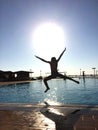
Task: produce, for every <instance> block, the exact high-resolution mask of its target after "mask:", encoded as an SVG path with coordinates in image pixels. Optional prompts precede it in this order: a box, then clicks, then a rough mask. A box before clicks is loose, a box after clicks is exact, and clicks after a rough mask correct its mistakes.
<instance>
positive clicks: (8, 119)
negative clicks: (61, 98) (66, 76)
mask: <svg viewBox="0 0 98 130" xmlns="http://www.w3.org/2000/svg"><path fill="white" fill-rule="evenodd" d="M0 130H98V106H83V105H81V106H79V105H54V106H53V105H52V106H49V104H47V103H46V104H45V105H44V104H41V105H38V104H9V103H7V104H6V103H5V104H4V103H3V104H0Z"/></svg>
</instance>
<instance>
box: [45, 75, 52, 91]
mask: <svg viewBox="0 0 98 130" xmlns="http://www.w3.org/2000/svg"><path fill="white" fill-rule="evenodd" d="M50 79H51V76H49V77H46V78H45V79H44V84H45V86H46V90H45V93H46V92H47V91H48V90H49V89H50V88H49V86H48V83H47V81H48V80H50Z"/></svg>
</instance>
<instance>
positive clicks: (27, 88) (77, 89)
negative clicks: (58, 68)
mask: <svg viewBox="0 0 98 130" xmlns="http://www.w3.org/2000/svg"><path fill="white" fill-rule="evenodd" d="M76 80H78V81H79V82H80V84H76V83H74V82H72V81H70V80H62V79H53V80H50V81H48V84H49V86H50V90H49V91H48V92H47V93H44V90H45V86H44V83H43V81H41V80H36V81H32V82H29V83H20V84H13V85H1V86H0V103H42V102H44V101H48V100H50V101H54V102H59V103H63V104H86V105H98V79H94V78H92V79H91V78H87V79H85V82H84V81H83V79H76Z"/></svg>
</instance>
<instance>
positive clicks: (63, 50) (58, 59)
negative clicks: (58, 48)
mask: <svg viewBox="0 0 98 130" xmlns="http://www.w3.org/2000/svg"><path fill="white" fill-rule="evenodd" d="M65 50H66V48H65V49H64V50H63V52H62V53H61V54H60V56H59V58H58V61H59V60H60V59H61V57H62V55H63V54H64V52H65Z"/></svg>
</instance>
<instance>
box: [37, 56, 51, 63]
mask: <svg viewBox="0 0 98 130" xmlns="http://www.w3.org/2000/svg"><path fill="white" fill-rule="evenodd" d="M35 57H36V58H38V59H40V60H42V61H44V62H46V63H49V61H46V60H44V59H43V58H40V57H38V56H36V55H35Z"/></svg>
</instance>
